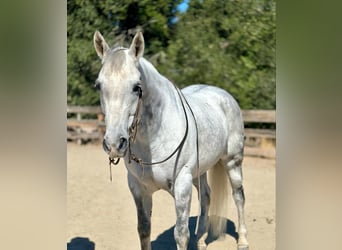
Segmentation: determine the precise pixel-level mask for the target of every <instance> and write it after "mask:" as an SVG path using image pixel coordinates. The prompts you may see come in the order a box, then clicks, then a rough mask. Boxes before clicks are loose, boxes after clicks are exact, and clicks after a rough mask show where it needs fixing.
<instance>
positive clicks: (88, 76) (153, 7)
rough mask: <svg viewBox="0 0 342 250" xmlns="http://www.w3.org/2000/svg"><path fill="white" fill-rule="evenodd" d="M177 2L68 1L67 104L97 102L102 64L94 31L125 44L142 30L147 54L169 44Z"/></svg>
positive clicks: (144, 0)
mask: <svg viewBox="0 0 342 250" xmlns="http://www.w3.org/2000/svg"><path fill="white" fill-rule="evenodd" d="M179 2H180V0H154V1H148V0H141V1H128V0H120V1H118V0H106V1H96V0H68V3H67V5H68V24H67V25H68V27H67V32H68V34H67V39H68V48H67V51H68V77H67V78H68V104H77V105H95V104H99V97H98V93H96V91H94V90H93V88H92V87H93V83H94V81H95V79H96V77H97V74H98V72H99V69H100V66H101V65H100V61H99V59H98V57H97V55H96V53H95V50H94V48H93V34H94V32H95V30H99V31H100V32H101V33H102V34H103V35H104V37H105V38H106V40H107V42H108V44H110V45H120V46H126V47H127V46H128V45H129V42H130V41H131V38H132V36H133V35H134V34H135V33H136V31H137V30H143V32H144V37H145V43H146V52H145V53H146V55H147V56H148V55H149V54H150V53H151V51H160V50H163V48H165V47H166V46H167V45H168V44H167V42H168V41H169V39H170V35H171V31H172V23H171V19H172V18H173V16H174V10H175V8H176V6H177V5H178V4H179Z"/></svg>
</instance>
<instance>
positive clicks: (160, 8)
mask: <svg viewBox="0 0 342 250" xmlns="http://www.w3.org/2000/svg"><path fill="white" fill-rule="evenodd" d="M180 2H182V1H181V0H177V1H172V0H156V1H151V0H141V1H127V0H126V1H125V0H121V1H114V0H107V1H94V0H93V1H91V0H69V1H68V103H69V104H79V105H93V104H98V95H97V93H96V92H95V91H94V90H93V89H92V84H93V82H94V80H95V78H96V76H97V73H98V71H99V68H100V62H99V59H98V58H97V56H96V53H95V51H94V49H93V40H92V39H93V34H94V31H95V30H96V29H98V30H100V31H101V32H102V34H103V35H104V36H105V38H106V40H107V41H108V43H109V44H110V45H123V46H126V47H127V46H128V45H129V43H130V41H131V38H132V36H133V35H134V34H135V32H136V31H137V30H143V32H144V38H145V42H146V51H145V57H147V58H148V59H149V60H151V61H152V63H153V64H154V65H155V66H156V67H157V68H158V70H159V71H160V72H161V73H162V74H164V75H165V76H166V77H168V78H169V79H170V80H172V81H174V82H175V83H176V84H177V85H179V86H186V85H189V84H193V83H208V84H212V85H216V86H219V87H222V88H224V89H226V90H228V91H229V92H230V93H231V94H232V95H233V96H234V97H235V98H236V99H237V100H238V101H239V103H240V105H241V107H242V108H243V109H254V108H256V109H274V108H275V105H276V104H275V1H274V0H259V1H250V0H244V1H237V0H230V1H226V0H216V1H215V0H192V1H190V7H189V9H188V11H187V12H186V13H182V14H181V13H177V12H176V11H175V9H176V6H177V5H178V4H179V3H180ZM175 15H177V18H178V21H177V22H174V21H172V20H174V19H173V18H174V17H175Z"/></svg>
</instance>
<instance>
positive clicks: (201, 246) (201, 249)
mask: <svg viewBox="0 0 342 250" xmlns="http://www.w3.org/2000/svg"><path fill="white" fill-rule="evenodd" d="M206 249H207V245H206V244H197V250H206Z"/></svg>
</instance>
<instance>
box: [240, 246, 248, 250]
mask: <svg viewBox="0 0 342 250" xmlns="http://www.w3.org/2000/svg"><path fill="white" fill-rule="evenodd" d="M237 250H249V246H238V247H237Z"/></svg>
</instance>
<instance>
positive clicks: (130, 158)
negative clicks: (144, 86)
mask: <svg viewBox="0 0 342 250" xmlns="http://www.w3.org/2000/svg"><path fill="white" fill-rule="evenodd" d="M172 85H173V86H174V88H175V89H176V91H177V94H178V97H179V99H180V101H181V104H182V109H183V112H184V116H185V121H186V127H185V132H184V136H183V138H182V140H181V142H180V143H179V145H178V146H177V147H176V148H175V149H174V150H173V152H172V153H171V154H170V155H169V156H167V157H166V158H164V159H163V160H161V161H156V162H144V161H143V160H142V159H141V158H138V157H137V156H136V155H135V154H133V153H132V150H131V144H132V143H134V141H135V138H136V135H137V129H138V125H139V122H140V119H139V112H140V109H141V105H142V91H140V94H139V100H138V104H137V108H136V110H135V113H134V117H133V122H132V125H131V126H130V128H129V142H128V162H129V163H131V161H135V162H136V163H138V164H139V165H140V166H141V167H142V168H143V170H144V166H152V165H157V164H161V163H164V162H166V161H168V160H169V159H170V158H171V157H172V156H174V155H175V154H176V153H177V152H178V151H179V150H180V149H181V148H182V147H183V145H184V143H185V140H186V138H187V136H188V132H189V119H188V115H187V112H186V109H185V105H184V101H185V103H186V105H187V106H188V108H189V110H190V112H191V115H192V117H193V118H194V121H195V128H196V164H197V183H198V190H201V181H200V173H199V147H198V126H197V121H196V117H195V114H194V112H193V111H192V109H191V107H190V105H189V103H188V101H187V100H186V98H185V96H184V95H183V94H182V92H181V91H180V89H179V88H177V86H176V85H175V84H173V83H172ZM183 99H184V101H183ZM119 162H120V158H117V159H115V158H110V157H109V169H110V181H112V168H111V165H112V164H113V165H117V164H119ZM175 168H176V166H175ZM174 172H175V169H174ZM198 198H199V202H200V204H201V195H200V192H198ZM199 214H201V206H199ZM199 218H200V216H197V222H196V229H195V232H196V234H197V232H198V225H199Z"/></svg>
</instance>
